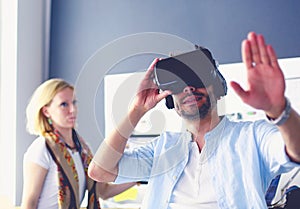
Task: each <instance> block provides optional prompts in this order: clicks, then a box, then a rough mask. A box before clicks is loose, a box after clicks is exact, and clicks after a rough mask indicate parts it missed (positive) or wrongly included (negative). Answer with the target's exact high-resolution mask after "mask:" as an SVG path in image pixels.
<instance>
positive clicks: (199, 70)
mask: <svg viewBox="0 0 300 209" xmlns="http://www.w3.org/2000/svg"><path fill="white" fill-rule="evenodd" d="M154 82H155V83H156V84H157V86H158V88H159V89H161V90H170V91H171V92H172V94H178V93H180V92H182V91H183V90H184V88H185V87H186V86H192V87H195V88H206V87H208V86H210V85H212V86H213V88H214V95H215V97H216V98H220V97H222V96H225V95H226V94H227V84H226V81H225V79H224V77H223V76H222V74H221V73H220V72H219V70H218V68H217V64H216V62H215V60H214V59H213V57H212V55H211V53H210V51H209V50H208V49H206V48H204V47H200V46H196V50H194V51H190V52H187V53H183V54H180V55H177V56H173V57H168V58H165V59H161V60H159V61H158V62H157V63H156V65H155V69H154ZM171 100H172V97H171V96H168V98H166V101H167V102H166V106H167V107H168V108H169V109H172V108H173V107H174V105H173V102H170V101H171Z"/></svg>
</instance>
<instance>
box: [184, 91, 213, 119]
mask: <svg viewBox="0 0 300 209" xmlns="http://www.w3.org/2000/svg"><path fill="white" fill-rule="evenodd" d="M196 94H197V93H194V95H196ZM202 96H203V97H205V99H206V102H205V103H204V104H202V105H201V106H200V107H199V108H198V111H195V112H194V113H187V112H186V111H184V110H181V117H183V118H184V119H187V120H195V119H203V118H205V117H206V116H207V114H208V113H209V110H210V109H211V102H210V97H209V96H208V95H206V96H204V95H202Z"/></svg>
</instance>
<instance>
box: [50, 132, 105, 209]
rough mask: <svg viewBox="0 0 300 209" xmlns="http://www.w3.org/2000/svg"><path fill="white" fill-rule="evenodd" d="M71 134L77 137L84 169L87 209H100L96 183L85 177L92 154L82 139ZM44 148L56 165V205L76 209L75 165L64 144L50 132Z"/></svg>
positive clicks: (58, 136) (77, 204)
mask: <svg viewBox="0 0 300 209" xmlns="http://www.w3.org/2000/svg"><path fill="white" fill-rule="evenodd" d="M73 134H75V137H77V142H78V143H79V146H80V149H79V150H78V151H79V152H80V156H81V159H82V164H83V167H84V173H85V176H86V182H87V189H88V206H87V209H100V203H99V197H98V195H97V191H96V182H95V181H93V180H92V179H90V178H89V177H88V175H87V171H88V165H89V164H90V162H91V160H92V157H93V155H92V152H91V150H90V149H89V147H88V146H87V145H86V143H85V142H84V141H83V140H82V138H80V137H78V135H77V133H76V132H75V130H73ZM45 138H46V146H47V148H48V150H49V152H50V154H51V156H52V158H53V159H54V161H55V162H56V164H57V168H58V184H59V185H58V205H59V209H78V208H80V200H79V183H78V181H79V179H78V173H77V171H76V167H75V163H74V160H73V158H72V157H71V155H70V153H69V151H68V149H67V146H66V144H65V143H64V141H63V140H62V139H61V138H60V135H59V133H58V132H54V133H53V132H50V133H47V135H46V137H45Z"/></svg>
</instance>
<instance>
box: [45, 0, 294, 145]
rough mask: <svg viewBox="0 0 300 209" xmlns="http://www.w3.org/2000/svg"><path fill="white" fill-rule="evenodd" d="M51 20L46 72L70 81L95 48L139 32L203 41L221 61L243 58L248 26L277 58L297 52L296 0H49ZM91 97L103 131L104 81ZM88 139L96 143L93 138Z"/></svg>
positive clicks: (144, 64)
mask: <svg viewBox="0 0 300 209" xmlns="http://www.w3.org/2000/svg"><path fill="white" fill-rule="evenodd" d="M51 21H52V22H51V53H50V55H51V56H50V73H49V75H50V77H62V78H64V79H66V80H68V81H70V82H72V83H75V82H76V79H77V78H78V76H79V74H80V71H81V70H82V68H83V66H84V65H85V64H86V63H87V61H88V60H89V58H90V57H91V56H92V55H93V54H94V53H95V52H96V51H97V50H99V49H100V48H102V47H104V46H105V45H106V44H108V43H109V42H111V41H114V40H115V39H118V38H120V37H123V36H126V35H130V34H134V33H141V32H162V33H168V34H173V35H176V36H179V37H181V38H183V39H186V40H188V41H190V42H193V43H197V44H200V45H204V46H206V47H208V48H210V49H211V50H212V51H213V53H214V56H215V57H216V58H217V60H218V61H219V63H231V62H240V61H241V55H240V44H241V41H242V40H243V39H244V38H245V36H246V35H247V33H248V32H249V31H256V32H258V33H262V34H264V35H265V37H266V39H267V42H268V43H271V44H272V45H273V46H274V48H275V50H276V51H277V55H278V56H279V57H280V58H285V57H299V56H300V40H299V37H300V27H299V26H300V1H283V0H266V1H262V0H252V1H240V0H227V1H223V0H198V1H183V0H165V1H159V0H152V1H140V0H128V1H124V0H119V1H101V0H88V1H84V0H64V1H61V0H52V19H51ZM150 61H151V60H150V59H144V61H143V62H142V64H141V63H139V62H130V64H127V65H126V67H120V68H119V69H116V71H115V72H129V71H134V70H136V69H137V68H141V67H142V68H146V67H147V65H148V64H149V62H150ZM99 70H107V69H99ZM95 100H96V101H97V104H98V105H97V110H96V118H97V121H98V125H99V129H100V131H101V132H104V125H105V124H104V122H103V121H104V111H103V108H104V106H103V104H104V103H103V85H102V83H100V84H99V90H98V93H97V96H96V98H95ZM82 103H84V101H80V103H79V104H80V105H81V104H82ZM79 108H80V107H79ZM80 111H81V112H84V111H85V110H84V109H80ZM79 126H80V124H79ZM88 140H91V139H88ZM93 140H94V139H93ZM91 143H92V144H95V146H96V144H97V141H93V142H91Z"/></svg>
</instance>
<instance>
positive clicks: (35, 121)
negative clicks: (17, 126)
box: [26, 78, 74, 136]
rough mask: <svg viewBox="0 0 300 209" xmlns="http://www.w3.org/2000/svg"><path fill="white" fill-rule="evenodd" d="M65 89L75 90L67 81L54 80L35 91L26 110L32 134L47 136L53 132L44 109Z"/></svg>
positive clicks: (28, 125)
mask: <svg viewBox="0 0 300 209" xmlns="http://www.w3.org/2000/svg"><path fill="white" fill-rule="evenodd" d="M65 88H70V89H72V90H74V86H72V85H71V84H69V83H68V82H66V81H65V80H63V79H59V78H53V79H49V80H47V81H45V82H44V83H42V84H41V85H40V86H39V87H38V88H37V89H36V90H35V91H34V93H33V95H32V97H31V99H30V101H29V103H28V105H27V108H26V119H27V126H26V128H27V131H28V132H29V133H30V134H33V135H42V136H45V134H46V133H49V132H51V131H53V128H52V126H51V125H50V124H49V122H48V118H47V117H46V116H45V115H44V114H43V110H42V109H43V107H44V106H46V105H49V104H50V103H51V101H52V99H53V98H54V97H55V95H56V94H57V93H58V92H60V91H62V90H64V89H65Z"/></svg>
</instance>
